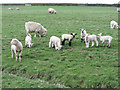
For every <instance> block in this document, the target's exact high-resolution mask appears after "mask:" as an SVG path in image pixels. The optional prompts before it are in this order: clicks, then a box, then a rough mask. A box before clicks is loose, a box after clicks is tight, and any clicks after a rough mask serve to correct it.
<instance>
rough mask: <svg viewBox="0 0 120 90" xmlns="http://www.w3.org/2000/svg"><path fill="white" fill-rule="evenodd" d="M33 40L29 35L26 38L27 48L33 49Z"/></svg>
mask: <svg viewBox="0 0 120 90" xmlns="http://www.w3.org/2000/svg"><path fill="white" fill-rule="evenodd" d="M31 41H32V39H31V35H27V36H26V37H25V47H28V48H30V47H32V45H33V43H31Z"/></svg>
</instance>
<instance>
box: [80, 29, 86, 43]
mask: <svg viewBox="0 0 120 90" xmlns="http://www.w3.org/2000/svg"><path fill="white" fill-rule="evenodd" d="M80 30H81V42H82V41H84V43H85V35H86V34H87V33H86V29H80Z"/></svg>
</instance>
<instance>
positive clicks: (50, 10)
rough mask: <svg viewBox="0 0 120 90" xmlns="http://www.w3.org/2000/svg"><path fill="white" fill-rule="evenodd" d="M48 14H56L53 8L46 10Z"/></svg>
mask: <svg viewBox="0 0 120 90" xmlns="http://www.w3.org/2000/svg"><path fill="white" fill-rule="evenodd" d="M48 13H51V14H53V13H54V14H56V10H55V9H53V8H48Z"/></svg>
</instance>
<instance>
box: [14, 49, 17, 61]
mask: <svg viewBox="0 0 120 90" xmlns="http://www.w3.org/2000/svg"><path fill="white" fill-rule="evenodd" d="M14 52H15V57H16V61H17V52H16V51H14Z"/></svg>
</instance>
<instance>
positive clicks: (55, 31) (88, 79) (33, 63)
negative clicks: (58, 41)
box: [2, 6, 118, 88]
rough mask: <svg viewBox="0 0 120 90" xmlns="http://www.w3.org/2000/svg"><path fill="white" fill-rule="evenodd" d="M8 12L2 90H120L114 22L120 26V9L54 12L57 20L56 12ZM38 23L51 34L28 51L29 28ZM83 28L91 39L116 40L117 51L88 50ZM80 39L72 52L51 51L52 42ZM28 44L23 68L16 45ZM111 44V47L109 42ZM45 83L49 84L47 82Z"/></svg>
mask: <svg viewBox="0 0 120 90" xmlns="http://www.w3.org/2000/svg"><path fill="white" fill-rule="evenodd" d="M9 7H13V8H16V7H18V6H3V7H2V11H3V13H2V71H3V73H2V75H3V76H2V87H3V88H7V87H8V88H10V87H11V88H21V87H23V88H37V87H38V88H60V87H61V88H62V87H64V88H66V87H69V88H118V67H117V64H118V30H117V29H113V30H111V29H110V21H111V20H115V21H118V14H117V11H116V7H84V6H83V7H80V6H51V7H53V8H55V9H56V11H57V14H48V11H47V10H48V8H49V7H50V6H31V7H25V6H19V7H20V9H21V10H20V11H16V10H13V11H8V8H9ZM28 21H35V22H38V23H41V24H42V25H43V26H44V27H45V28H46V29H47V35H46V36H45V37H42V38H41V39H40V38H39V36H37V37H36V38H34V37H33V36H34V34H32V37H33V38H32V41H33V43H34V45H33V47H32V48H25V45H24V44H25V42H24V39H25V36H26V31H25V27H24V25H25V22H28ZM80 28H84V29H88V30H87V32H88V33H90V34H98V33H103V35H110V36H112V37H113V41H112V43H111V48H107V47H102V43H101V42H100V41H99V39H98V41H99V47H98V48H96V47H95V46H94V47H92V48H86V47H85V46H86V45H85V44H84V43H83V42H82V43H81V39H80V30H79V29H80ZM71 32H75V33H77V36H76V37H75V38H74V39H73V41H72V46H71V47H69V46H68V42H67V41H66V45H65V46H63V48H62V49H61V50H59V51H56V50H55V49H54V48H51V49H49V47H48V44H49V38H50V37H51V36H52V35H55V36H57V37H59V38H61V35H62V34H69V33H71ZM12 38H17V39H18V40H20V41H21V42H22V44H23V46H24V47H23V53H22V62H18V61H16V60H15V58H14V59H12V58H11V51H10V41H11V39H12ZM106 44H107V42H106ZM41 81H44V82H41Z"/></svg>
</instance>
